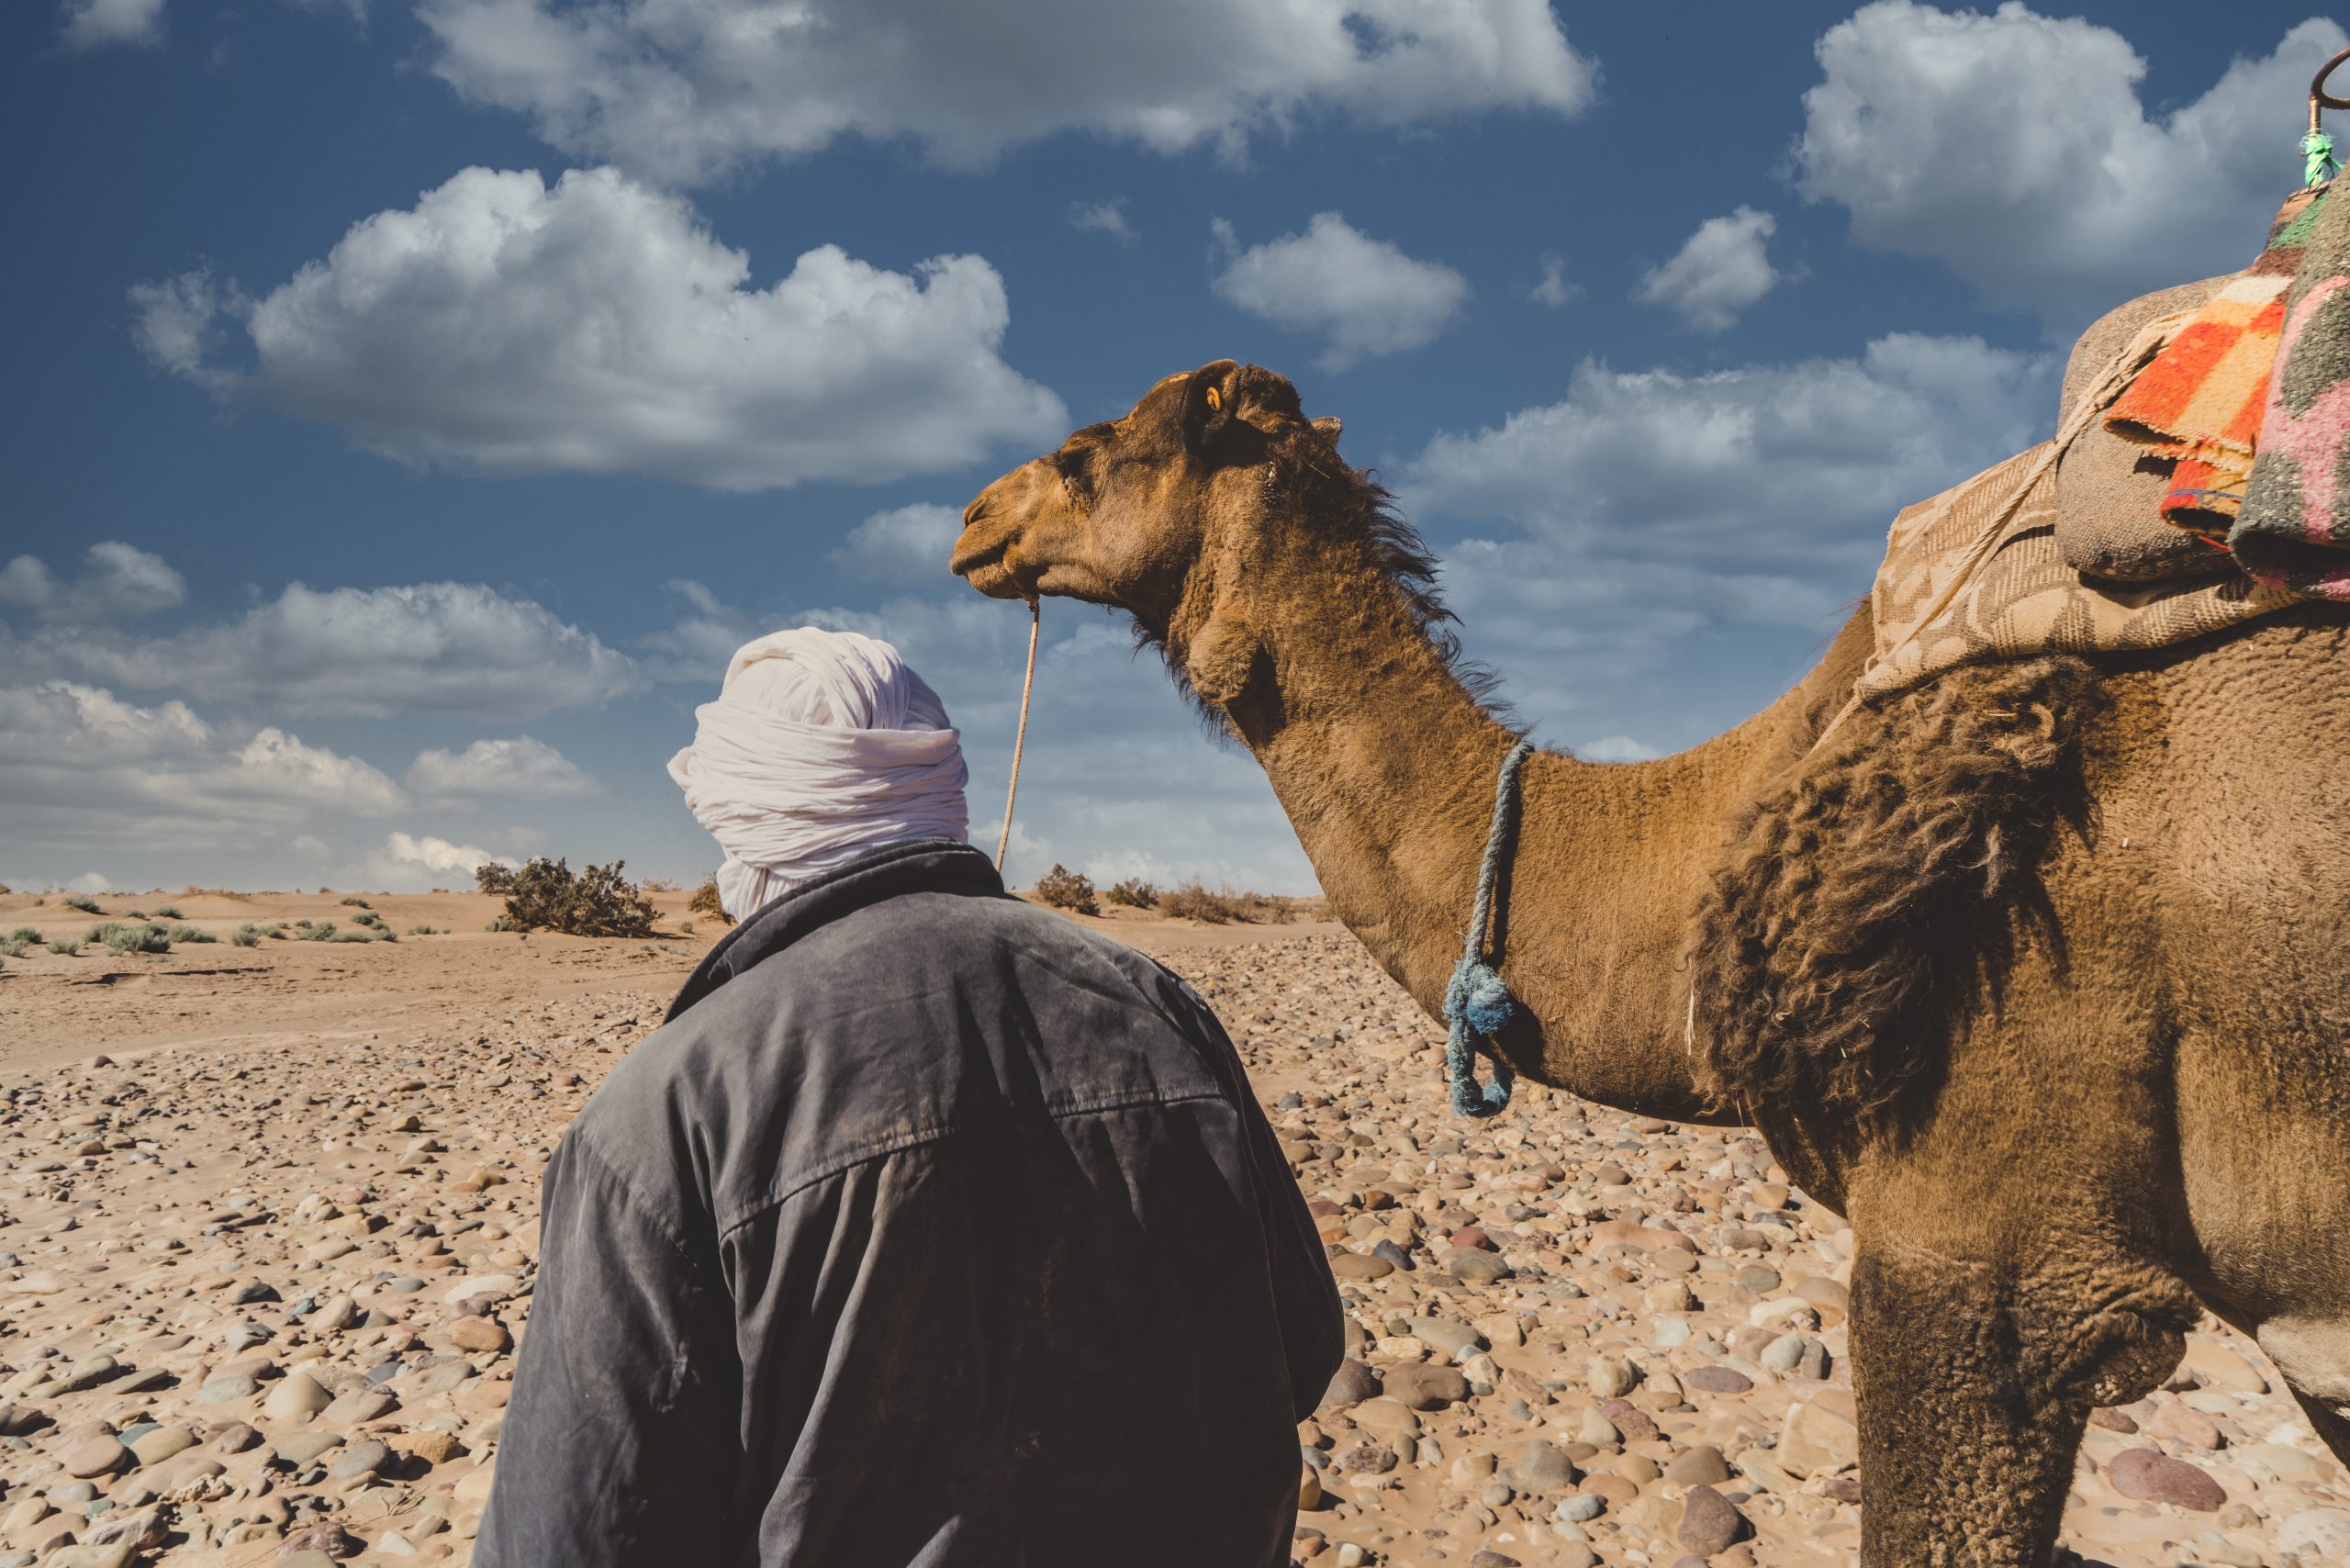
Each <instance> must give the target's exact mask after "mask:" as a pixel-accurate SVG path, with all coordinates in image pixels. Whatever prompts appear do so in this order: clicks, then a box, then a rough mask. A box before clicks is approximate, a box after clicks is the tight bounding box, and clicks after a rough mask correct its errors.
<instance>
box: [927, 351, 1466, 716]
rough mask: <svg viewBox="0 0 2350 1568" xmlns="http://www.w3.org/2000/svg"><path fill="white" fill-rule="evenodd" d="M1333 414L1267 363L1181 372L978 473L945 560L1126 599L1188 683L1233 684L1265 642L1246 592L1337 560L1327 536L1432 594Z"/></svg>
mask: <svg viewBox="0 0 2350 1568" xmlns="http://www.w3.org/2000/svg"><path fill="white" fill-rule="evenodd" d="M1338 431H1339V425H1338V421H1337V420H1335V419H1319V420H1308V419H1307V418H1306V417H1305V415H1304V411H1303V410H1302V409H1301V408H1300V407H1299V404H1298V398H1297V388H1296V387H1294V386H1291V385H1290V383H1289V382H1288V381H1287V380H1286V379H1284V378H1283V377H1281V376H1279V375H1274V374H1273V373H1272V372H1271V371H1270V370H1265V369H1262V368H1260V367H1259V366H1257V365H1253V364H1235V363H1234V362H1232V361H1231V360H1228V359H1226V360H1217V361H1215V362H1214V363H1213V364H1203V365H1202V366H1201V367H1200V368H1199V369H1197V370H1194V371H1190V372H1187V373H1185V374H1183V375H1170V376H1169V377H1167V378H1166V379H1165V380H1163V381H1161V382H1159V383H1158V385H1157V386H1153V387H1152V388H1151V389H1150V390H1149V391H1148V392H1147V393H1146V394H1144V396H1143V399H1142V401H1141V402H1139V403H1136V405H1135V406H1134V409H1133V411H1132V412H1130V413H1128V414H1127V415H1126V416H1125V418H1124V419H1118V420H1107V421H1105V422H1103V423H1102V424H1096V425H1088V426H1086V427H1085V428H1084V429H1082V430H1080V431H1077V432H1076V433H1075V434H1073V435H1071V436H1070V437H1069V439H1068V440H1067V441H1065V442H1062V443H1061V446H1060V450H1059V451H1057V452H1054V453H1050V454H1046V456H1043V457H1039V458H1037V459H1036V460H1035V461H1034V462H1032V463H1026V464H1023V465H1021V466H1019V467H1017V468H1015V469H1013V471H1012V472H1011V473H1009V474H1006V475H1005V476H1003V477H1002V478H1000V479H998V480H997V481H996V482H995V483H993V484H992V485H990V486H989V487H987V488H986V489H984V490H982V491H980V492H979V497H978V498H977V499H975V500H973V501H972V502H971V504H970V505H969V506H968V507H966V508H964V509H963V532H962V536H961V537H960V538H959V539H957V541H956V543H955V554H954V556H953V559H952V561H951V563H950V564H951V566H952V567H953V569H954V571H955V572H956V573H957V575H958V576H960V577H965V578H967V579H968V580H969V582H970V584H971V586H972V587H973V588H978V589H979V591H980V592H981V593H984V594H988V595H990V597H993V598H996V599H1035V598H1037V597H1039V596H1043V595H1057V596H1060V597H1063V598H1068V599H1083V600H1086V601H1087V602H1089V603H1092V604H1103V605H1110V606H1113V607H1115V608H1117V609H1121V610H1126V611H1127V612H1128V613H1130V614H1132V615H1133V616H1134V618H1135V621H1136V624H1137V626H1138V627H1139V628H1140V630H1141V632H1142V633H1143V634H1144V635H1145V636H1146V637H1148V638H1150V639H1152V640H1154V641H1157V642H1158V643H1160V644H1162V645H1163V646H1164V647H1165V649H1166V651H1167V654H1168V658H1169V663H1170V665H1172V666H1174V668H1175V670H1176V673H1177V674H1178V676H1179V677H1181V678H1183V679H1184V680H1185V681H1186V682H1187V683H1188V684H1189V685H1190V687H1191V689H1192V692H1193V693H1194V695H1196V696H1198V697H1200V698H1201V699H1203V700H1206V701H1208V702H1211V703H1214V702H1222V701H1225V700H1229V699H1230V698H1231V697H1232V696H1234V695H1236V694H1237V691H1238V690H1239V689H1240V687H1241V686H1242V685H1244V684H1245V683H1246V681H1247V679H1248V674H1249V672H1250V670H1251V668H1252V667H1253V666H1254V665H1255V663H1256V660H1257V655H1258V653H1259V648H1260V642H1259V638H1258V637H1257V636H1256V635H1254V634H1253V633H1252V631H1251V628H1250V625H1249V622H1251V620H1252V619H1254V618H1255V617H1254V616H1253V615H1252V612H1251V610H1250V603H1251V601H1252V600H1254V601H1257V602H1259V603H1261V602H1264V601H1265V600H1266V599H1267V598H1268V597H1269V596H1270V595H1272V594H1276V593H1278V591H1279V590H1278V585H1279V584H1280V583H1281V582H1282V581H1284V580H1294V579H1293V577H1292V574H1294V573H1296V572H1298V571H1301V570H1315V569H1317V568H1319V567H1322V566H1326V565H1327V560H1326V556H1327V554H1328V553H1329V552H1330V551H1331V550H1332V549H1334V548H1335V549H1338V550H1345V549H1347V548H1348V547H1349V546H1360V547H1362V548H1363V549H1367V550H1368V552H1369V554H1362V550H1361V549H1358V550H1357V552H1356V554H1357V555H1358V557H1359V558H1360V559H1363V560H1373V559H1376V560H1378V561H1379V563H1380V565H1381V567H1382V570H1383V571H1384V572H1385V573H1386V575H1387V576H1388V577H1390V578H1391V579H1393V580H1397V581H1399V582H1403V583H1405V584H1407V585H1411V587H1409V588H1407V591H1412V589H1413V588H1416V589H1417V590H1421V592H1422V593H1423V595H1424V590H1425V588H1426V585H1427V578H1428V575H1429V572H1430V571H1431V569H1432V568H1431V566H1430V564H1429V563H1428V561H1427V557H1426V555H1425V554H1424V553H1423V552H1421V551H1420V549H1419V545H1418V541H1417V540H1416V539H1415V538H1413V537H1412V536H1411V533H1410V531H1409V530H1408V529H1405V528H1404V526H1403V525H1402V524H1401V523H1400V522H1398V521H1396V520H1395V519H1394V517H1393V514H1392V513H1390V512H1388V511H1387V510H1386V509H1385V506H1384V501H1385V496H1384V493H1383V492H1382V491H1381V490H1380V489H1379V488H1378V487H1377V486H1375V485H1373V484H1371V482H1370V480H1369V479H1368V478H1367V477H1365V476H1363V475H1360V474H1359V473H1357V472H1356V471H1355V470H1353V469H1351V468H1349V467H1348V466H1347V465H1346V463H1345V462H1344V460H1342V459H1341V458H1340V457H1339V456H1338V451H1337V441H1338ZM1415 602H1419V600H1417V599H1416V600H1415ZM1430 609H1431V610H1433V605H1432V601H1430Z"/></svg>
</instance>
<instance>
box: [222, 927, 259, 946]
mask: <svg viewBox="0 0 2350 1568" xmlns="http://www.w3.org/2000/svg"><path fill="white" fill-rule="evenodd" d="M229 941H231V942H233V943H235V944H236V945H237V946H240V947H258V946H261V927H260V926H258V925H255V924H253V923H252V921H247V922H245V924H242V925H240V926H239V927H237V929H236V930H235V931H234V932H233V933H231V934H230V935H229Z"/></svg>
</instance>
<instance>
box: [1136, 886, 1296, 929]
mask: <svg viewBox="0 0 2350 1568" xmlns="http://www.w3.org/2000/svg"><path fill="white" fill-rule="evenodd" d="M1300 902H1301V901H1299V900H1297V899H1292V898H1286V897H1283V896H1282V895H1281V894H1279V893H1237V892H1234V891H1233V890H1231V889H1229V888H1218V889H1211V888H1209V887H1208V886H1206V885H1205V884H1204V883H1203V882H1201V881H1200V880H1199V879H1196V878H1194V879H1192V880H1191V881H1188V882H1185V883H1182V884H1181V886H1179V887H1176V888H1174V889H1172V890H1169V891H1168V892H1166V893H1164V894H1162V895H1160V897H1159V901H1158V913H1161V914H1163V915H1165V916H1167V917H1168V918H1169V920H1196V921H1199V922H1200V923H1201V924H1204V925H1229V924H1234V923H1236V922H1237V923H1238V924H1244V925H1287V924H1289V923H1290V922H1292V921H1293V920H1295V919H1296V918H1297V914H1298V905H1299V903H1300Z"/></svg>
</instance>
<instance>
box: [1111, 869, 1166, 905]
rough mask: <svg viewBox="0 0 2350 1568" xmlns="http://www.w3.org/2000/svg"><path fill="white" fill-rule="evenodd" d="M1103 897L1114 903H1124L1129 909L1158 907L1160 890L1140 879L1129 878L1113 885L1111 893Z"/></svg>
mask: <svg viewBox="0 0 2350 1568" xmlns="http://www.w3.org/2000/svg"><path fill="white" fill-rule="evenodd" d="M1103 896H1104V897H1106V898H1107V899H1109V901H1110V902H1112V903H1122V904H1124V905H1125V906H1126V907H1127V908H1128V909H1157V908H1158V889H1157V888H1155V887H1153V886H1152V885H1151V884H1150V883H1148V882H1146V881H1144V880H1143V879H1141V878H1140V877H1128V878H1127V879H1125V880H1124V881H1122V882H1113V883H1111V884H1110V890H1109V892H1108V893H1106V894H1104V895H1103Z"/></svg>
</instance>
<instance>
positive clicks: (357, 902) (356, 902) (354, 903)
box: [338, 898, 375, 909]
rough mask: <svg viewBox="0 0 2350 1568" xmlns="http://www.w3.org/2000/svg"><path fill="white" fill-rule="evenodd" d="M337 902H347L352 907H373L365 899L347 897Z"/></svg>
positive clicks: (373, 906)
mask: <svg viewBox="0 0 2350 1568" xmlns="http://www.w3.org/2000/svg"><path fill="white" fill-rule="evenodd" d="M338 902H341V903H345V904H348V905H350V906H351V907H352V908H353V909H373V908H375V905H374V904H371V903H369V902H367V901H366V900H365V899H353V898H347V899H341V900H339V901H338Z"/></svg>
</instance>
